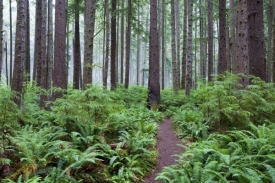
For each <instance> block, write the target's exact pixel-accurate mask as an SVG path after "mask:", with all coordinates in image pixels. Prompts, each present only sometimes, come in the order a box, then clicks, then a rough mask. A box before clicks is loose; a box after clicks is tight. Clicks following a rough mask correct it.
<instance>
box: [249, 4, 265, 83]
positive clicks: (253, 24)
mask: <svg viewBox="0 0 275 183" xmlns="http://www.w3.org/2000/svg"><path fill="white" fill-rule="evenodd" d="M263 10H264V8H263V1H251V0H248V1H247V13H248V21H247V25H248V58H249V74H251V75H254V76H257V77H260V78H261V79H262V80H264V81H266V63H265V51H264V18H263Z"/></svg>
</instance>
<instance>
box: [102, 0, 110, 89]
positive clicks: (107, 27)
mask: <svg viewBox="0 0 275 183" xmlns="http://www.w3.org/2000/svg"><path fill="white" fill-rule="evenodd" d="M109 14H110V13H109V0H105V32H106V33H105V37H106V42H105V48H106V49H105V50H106V52H105V63H104V69H103V86H104V87H105V88H107V77H108V70H109V55H110V54H109V53H110V35H109V34H110V15H109Z"/></svg>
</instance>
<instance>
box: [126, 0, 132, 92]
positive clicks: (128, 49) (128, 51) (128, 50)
mask: <svg viewBox="0 0 275 183" xmlns="http://www.w3.org/2000/svg"><path fill="white" fill-rule="evenodd" d="M127 22H128V25H127V32H126V60H125V62H126V67H125V83H124V84H125V88H128V87H129V77H130V56H131V29H132V23H131V22H132V0H128V19H127Z"/></svg>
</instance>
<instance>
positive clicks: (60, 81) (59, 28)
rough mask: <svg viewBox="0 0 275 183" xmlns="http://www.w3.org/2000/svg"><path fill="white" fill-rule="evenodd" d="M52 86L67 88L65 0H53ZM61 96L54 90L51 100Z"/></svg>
mask: <svg viewBox="0 0 275 183" xmlns="http://www.w3.org/2000/svg"><path fill="white" fill-rule="evenodd" d="M53 87H60V88H62V89H67V67H66V2H65V0H56V1H55V33H54V69H53ZM61 96H62V93H61V92H55V93H53V100H55V99H56V98H59V97H61Z"/></svg>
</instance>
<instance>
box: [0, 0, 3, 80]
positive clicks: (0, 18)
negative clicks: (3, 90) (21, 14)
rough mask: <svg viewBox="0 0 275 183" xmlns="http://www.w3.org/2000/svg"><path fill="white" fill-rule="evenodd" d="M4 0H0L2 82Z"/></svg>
mask: <svg viewBox="0 0 275 183" xmlns="http://www.w3.org/2000/svg"><path fill="white" fill-rule="evenodd" d="M2 43H3V0H0V83H1V78H2V64H3V59H2V58H3V57H2V55H3V53H2V50H3V44H2Z"/></svg>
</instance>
